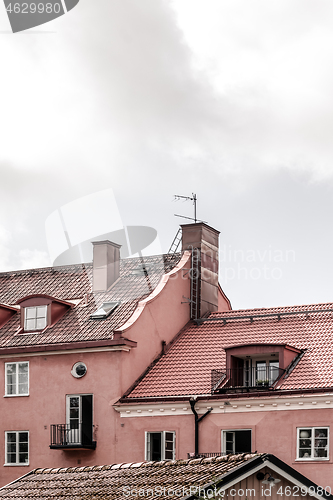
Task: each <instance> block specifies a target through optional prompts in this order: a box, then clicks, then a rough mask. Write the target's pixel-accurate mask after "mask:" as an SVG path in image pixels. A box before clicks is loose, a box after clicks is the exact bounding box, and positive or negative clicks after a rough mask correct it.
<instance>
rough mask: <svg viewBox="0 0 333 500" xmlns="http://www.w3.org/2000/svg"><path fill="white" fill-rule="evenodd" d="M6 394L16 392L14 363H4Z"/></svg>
mask: <svg viewBox="0 0 333 500" xmlns="http://www.w3.org/2000/svg"><path fill="white" fill-rule="evenodd" d="M6 371H7V394H16V363H11V364H10V365H6Z"/></svg>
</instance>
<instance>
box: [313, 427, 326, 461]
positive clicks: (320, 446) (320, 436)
mask: <svg viewBox="0 0 333 500" xmlns="http://www.w3.org/2000/svg"><path fill="white" fill-rule="evenodd" d="M327 431H328V429H315V440H314V456H315V457H321V458H327V434H328V433H327Z"/></svg>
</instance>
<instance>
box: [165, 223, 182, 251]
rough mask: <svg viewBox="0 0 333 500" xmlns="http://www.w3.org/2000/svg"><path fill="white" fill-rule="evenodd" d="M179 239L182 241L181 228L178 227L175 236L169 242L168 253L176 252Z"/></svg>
mask: <svg viewBox="0 0 333 500" xmlns="http://www.w3.org/2000/svg"><path fill="white" fill-rule="evenodd" d="M181 241H182V230H181V228H179V229H178V231H177V234H176V236H175V237H174V239H173V242H172V243H171V246H170V248H169V251H168V254H171V255H173V254H174V253H176V252H177V250H178V248H179V245H180V242H181Z"/></svg>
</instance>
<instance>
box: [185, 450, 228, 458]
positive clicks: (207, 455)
mask: <svg viewBox="0 0 333 500" xmlns="http://www.w3.org/2000/svg"><path fill="white" fill-rule="evenodd" d="M221 455H223V453H221V452H220V451H217V452H213V453H198V454H197V455H196V454H195V453H188V454H187V458H212V457H220V456H221Z"/></svg>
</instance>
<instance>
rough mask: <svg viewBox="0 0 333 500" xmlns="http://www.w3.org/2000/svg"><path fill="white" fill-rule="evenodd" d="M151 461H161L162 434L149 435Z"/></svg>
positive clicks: (153, 433)
mask: <svg viewBox="0 0 333 500" xmlns="http://www.w3.org/2000/svg"><path fill="white" fill-rule="evenodd" d="M150 446H151V457H150V459H151V460H154V461H160V460H162V433H161V432H152V433H151V434H150Z"/></svg>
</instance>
